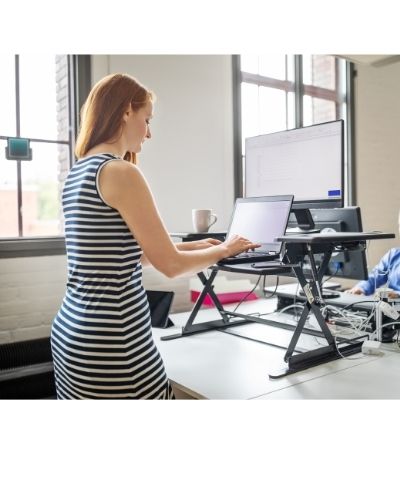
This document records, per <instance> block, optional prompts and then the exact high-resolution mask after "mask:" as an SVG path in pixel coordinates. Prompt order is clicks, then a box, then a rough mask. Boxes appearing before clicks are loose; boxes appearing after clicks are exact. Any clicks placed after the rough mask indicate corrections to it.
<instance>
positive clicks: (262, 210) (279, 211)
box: [218, 195, 293, 265]
mask: <svg viewBox="0 0 400 500" xmlns="http://www.w3.org/2000/svg"><path fill="white" fill-rule="evenodd" d="M292 202H293V195H282V196H257V197H254V198H238V199H237V200H236V203H235V207H234V209H233V214H232V219H231V223H230V225H229V229H228V233H227V235H226V238H225V239H226V240H228V239H229V238H230V237H232V236H233V235H235V234H239V235H240V236H244V237H245V238H248V239H249V240H250V241H252V242H254V243H260V245H261V247H259V248H256V249H255V250H249V251H248V252H245V253H241V254H238V255H235V256H233V257H226V258H224V259H221V260H220V261H219V262H218V264H221V265H232V264H250V263H253V262H267V261H280V260H281V250H282V245H283V243H282V242H280V241H277V240H276V238H278V237H281V236H283V235H284V234H285V230H286V226H287V223H288V220H289V214H290V210H291V208H292Z"/></svg>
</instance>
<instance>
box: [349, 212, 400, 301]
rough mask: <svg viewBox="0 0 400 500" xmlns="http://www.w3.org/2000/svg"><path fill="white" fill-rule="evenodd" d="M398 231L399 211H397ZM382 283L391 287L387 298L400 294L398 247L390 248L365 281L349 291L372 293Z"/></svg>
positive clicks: (358, 293)
mask: <svg viewBox="0 0 400 500" xmlns="http://www.w3.org/2000/svg"><path fill="white" fill-rule="evenodd" d="M399 233H400V212H399ZM383 285H386V286H387V287H388V288H390V289H391V291H390V292H389V294H388V296H389V298H396V297H399V296H400V248H392V249H391V250H389V252H387V253H386V254H385V255H384V256H383V257H382V259H381V260H380V262H379V264H378V265H377V266H375V267H374V268H373V269H372V271H371V273H370V274H369V276H368V279H367V280H365V281H360V282H359V283H357V285H355V286H354V287H353V288H352V289H351V290H348V292H349V293H354V294H356V295H372V294H373V293H374V292H375V290H376V289H377V288H379V287H381V286H383Z"/></svg>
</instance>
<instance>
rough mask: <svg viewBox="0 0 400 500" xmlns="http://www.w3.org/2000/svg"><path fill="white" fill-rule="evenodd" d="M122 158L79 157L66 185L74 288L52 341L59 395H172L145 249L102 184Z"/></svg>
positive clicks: (70, 279) (69, 290)
mask: <svg viewBox="0 0 400 500" xmlns="http://www.w3.org/2000/svg"><path fill="white" fill-rule="evenodd" d="M115 158H116V157H115V156H113V155H111V154H100V155H96V156H90V157H88V158H84V159H82V160H79V161H78V162H77V163H76V164H75V165H74V166H73V168H72V169H71V171H70V173H69V175H68V178H67V180H66V183H65V186H64V190H63V199H62V202H63V211H64V216H65V242H66V248H67V257H68V283H67V290H66V294H65V297H64V300H63V303H62V305H61V308H60V310H59V311H58V314H57V316H56V317H55V319H54V322H53V326H52V332H51V346H52V353H53V361H54V372H55V380H56V387H57V397H58V398H59V399H99V398H101V399H103V398H114V399H122V398H128V399H172V398H173V397H174V396H173V393H172V390H171V386H170V384H169V381H168V378H167V375H166V373H165V368H164V364H163V361H162V359H161V357H160V354H159V352H158V349H157V347H156V345H155V344H154V340H153V337H152V332H151V320H150V310H149V305H148V301H147V295H146V292H145V290H144V289H143V286H142V266H141V263H140V257H141V255H142V250H141V248H140V246H139V245H138V243H137V241H136V240H135V238H134V237H133V236H132V233H131V232H130V231H129V228H128V226H127V225H126V224H125V222H124V220H123V219H122V217H121V216H120V214H119V212H118V211H117V210H115V209H113V208H111V207H110V206H108V205H107V204H106V203H104V201H103V200H102V198H101V195H100V193H99V190H98V176H99V172H100V169H101V168H102V166H104V165H105V164H106V163H107V162H108V161H111V160H114V159H115Z"/></svg>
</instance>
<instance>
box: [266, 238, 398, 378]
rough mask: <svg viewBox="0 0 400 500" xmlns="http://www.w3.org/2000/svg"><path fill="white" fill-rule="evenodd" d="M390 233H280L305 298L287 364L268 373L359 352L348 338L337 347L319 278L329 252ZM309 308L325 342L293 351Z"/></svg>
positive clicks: (354, 247) (356, 246)
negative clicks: (308, 273) (305, 266)
mask: <svg viewBox="0 0 400 500" xmlns="http://www.w3.org/2000/svg"><path fill="white" fill-rule="evenodd" d="M394 237H395V235H394V234H393V233H379V232H370V233H368V232H360V233H340V232H332V233H310V234H307V233H306V234H304V233H303V234H290V235H289V234H288V235H285V236H281V237H279V238H277V239H278V241H282V242H283V243H284V244H285V251H286V253H285V256H286V259H287V261H288V262H290V263H292V264H299V265H298V266H294V267H293V271H294V273H295V275H296V278H297V279H298V281H299V284H300V286H301V287H302V289H303V291H304V293H305V297H306V298H307V300H306V302H305V304H304V307H303V311H302V313H301V315H300V319H299V322H298V324H297V326H296V328H295V330H294V333H293V336H292V339H291V341H290V343H289V346H288V349H287V351H286V354H285V357H284V361H285V362H286V363H287V366H286V367H284V368H283V369H282V371H280V372H279V371H278V372H277V373H275V374H273V375H271V376H272V377H279V376H282V375H286V374H287V373H291V372H294V371H298V370H303V369H305V368H309V367H311V366H314V365H317V364H319V363H323V362H326V361H330V360H332V359H336V358H338V357H341V356H345V355H349V354H352V353H353V352H359V351H360V349H361V345H362V341H354V340H356V339H353V341H347V342H346V343H347V345H346V346H344V347H339V344H337V343H336V341H335V338H334V337H333V335H332V333H331V331H330V329H329V327H328V325H327V323H326V322H325V318H324V317H323V315H322V312H321V309H322V308H323V307H324V306H325V302H324V299H323V295H322V293H321V291H322V285H321V281H322V278H323V276H324V274H325V271H326V269H327V267H328V264H329V260H330V258H331V256H332V252H334V251H335V250H348V251H352V250H358V249H360V247H363V248H365V245H366V241H369V240H378V239H387V238H394ZM316 254H322V255H323V257H322V260H321V261H320V264H319V265H318V266H317V264H316V259H315V255H316ZM305 256H308V258H309V261H310V267H311V277H310V278H309V279H308V280H307V279H306V277H305V275H304V272H303V268H302V265H301V263H302V261H303V259H304V257H305ZM310 311H312V312H313V313H314V315H315V318H316V320H317V322H318V325H319V327H320V328H321V332H322V333H323V335H324V337H325V339H326V341H327V345H326V346H323V347H320V348H318V349H313V350H311V351H307V352H305V353H300V354H293V352H294V349H295V347H296V344H297V342H298V340H299V337H300V334H301V333H302V331H303V329H304V325H305V322H306V319H307V316H308V314H309V313H310Z"/></svg>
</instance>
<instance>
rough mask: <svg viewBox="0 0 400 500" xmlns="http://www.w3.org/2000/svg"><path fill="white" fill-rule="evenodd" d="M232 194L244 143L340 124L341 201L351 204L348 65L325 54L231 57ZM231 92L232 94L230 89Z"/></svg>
mask: <svg viewBox="0 0 400 500" xmlns="http://www.w3.org/2000/svg"><path fill="white" fill-rule="evenodd" d="M235 57H236V60H235V59H234V70H235V69H236V71H234V73H235V76H236V87H235V88H236V89H237V90H236V91H237V92H238V96H237V99H236V102H237V106H238V108H239V109H237V110H236V115H237V122H239V123H237V124H236V137H237V138H239V137H240V138H241V140H240V144H241V148H240V151H239V150H237V151H236V155H237V156H240V157H239V158H238V159H237V161H236V170H237V172H236V176H235V179H236V195H237V196H241V195H242V187H243V162H244V154H245V139H246V137H252V136H255V135H261V134H268V133H271V132H278V131H280V130H286V129H291V128H297V127H302V126H307V125H313V124H316V123H323V122H327V121H333V120H337V119H339V118H342V119H344V120H345V144H347V148H346V149H347V151H346V152H347V154H346V153H345V179H346V182H345V203H346V204H349V203H350V202H351V201H352V194H351V193H350V187H351V164H352V162H351V161H350V160H351V158H350V152H351V148H350V147H349V144H350V143H349V137H350V133H349V130H350V123H349V122H350V121H351V118H350V106H349V102H350V90H351V89H349V88H348V87H349V84H348V83H347V82H348V81H349V78H348V76H347V75H348V74H349V73H350V71H351V67H350V65H349V63H346V62H345V61H344V60H342V59H340V58H337V57H334V56H330V55H307V56H304V55H250V56H249V55H242V56H240V57H238V56H235ZM234 92H235V90H234Z"/></svg>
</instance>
